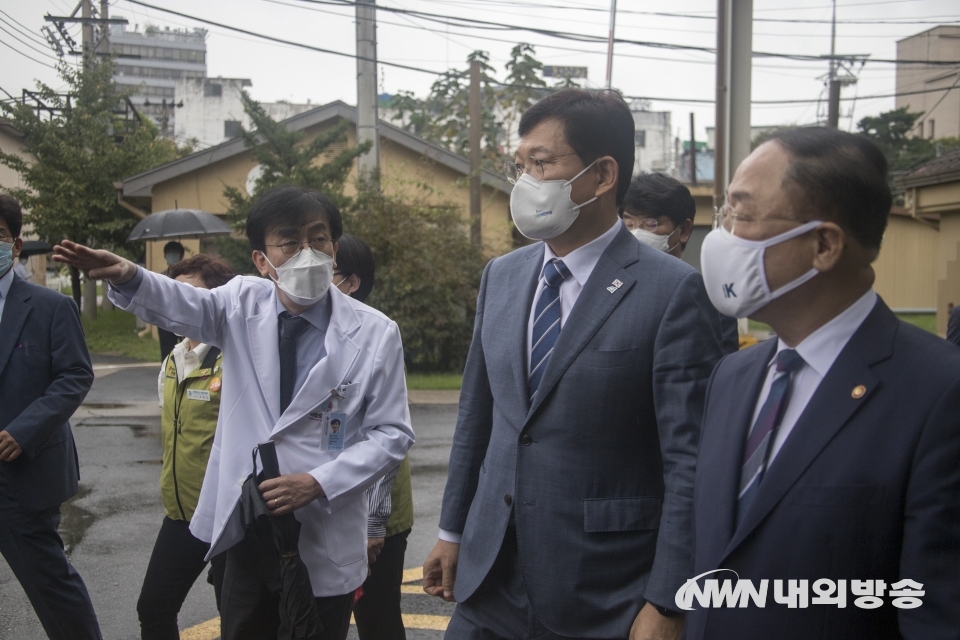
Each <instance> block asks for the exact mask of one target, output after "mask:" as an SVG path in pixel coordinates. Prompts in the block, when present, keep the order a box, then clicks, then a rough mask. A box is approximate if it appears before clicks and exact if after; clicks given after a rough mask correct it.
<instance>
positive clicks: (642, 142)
mask: <svg viewBox="0 0 960 640" xmlns="http://www.w3.org/2000/svg"><path fill="white" fill-rule="evenodd" d="M633 146H635V147H646V146H647V132H646V131H644V130H643V129H639V130H637V131H634V132H633Z"/></svg>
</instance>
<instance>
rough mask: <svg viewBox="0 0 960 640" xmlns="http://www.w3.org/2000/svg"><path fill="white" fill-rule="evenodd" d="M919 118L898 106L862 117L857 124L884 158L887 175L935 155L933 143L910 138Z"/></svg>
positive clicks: (917, 137) (921, 138) (919, 137)
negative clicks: (887, 167)
mask: <svg viewBox="0 0 960 640" xmlns="http://www.w3.org/2000/svg"><path fill="white" fill-rule="evenodd" d="M922 115H923V113H922V112H910V111H909V110H908V108H907V107H900V108H899V109H894V110H892V111H886V112H884V113H881V114H880V115H878V116H867V117H866V118H862V119H861V120H860V122H858V123H857V130H858V131H859V132H860V133H862V134H863V135H865V136H867V137H868V138H870V139H871V140H873V141H874V142H875V143H876V144H877V146H878V147H880V150H881V151H883V155H884V156H886V158H887V164H888V165H889V166H890V173H891V174H894V175H895V174H897V173H901V172H903V171H906V170H908V169H910V168H911V167H914V166H916V165H917V164H920V163H922V162H924V161H926V160H929V159H930V158H933V157H934V156H935V155H936V147H935V146H934V144H933V142H932V141H930V140H928V139H926V138H923V137H921V136H913V135H910V134H911V132H912V131H913V130H914V128H915V127H916V123H917V120H919V119H920V117H921V116H922Z"/></svg>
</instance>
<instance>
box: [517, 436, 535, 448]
mask: <svg viewBox="0 0 960 640" xmlns="http://www.w3.org/2000/svg"><path fill="white" fill-rule="evenodd" d="M520 444H522V445H524V446H527V445H531V444H533V438H531V437H530V434H528V433H525V434H523V435H522V436H520Z"/></svg>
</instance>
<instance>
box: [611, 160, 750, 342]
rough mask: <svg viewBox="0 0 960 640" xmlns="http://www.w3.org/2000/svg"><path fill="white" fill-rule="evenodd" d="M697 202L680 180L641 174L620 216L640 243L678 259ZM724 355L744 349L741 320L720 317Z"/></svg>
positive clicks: (695, 211) (718, 320)
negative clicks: (738, 321)
mask: <svg viewBox="0 0 960 640" xmlns="http://www.w3.org/2000/svg"><path fill="white" fill-rule="evenodd" d="M696 215H697V203H696V201H695V200H694V199H693V195H691V194H690V190H689V189H687V187H686V186H684V185H683V184H682V183H681V182H680V181H679V180H677V179H676V178H673V177H671V176H668V175H666V174H664V173H641V174H640V175H639V176H637V177H636V178H634V179H633V182H631V183H630V187H629V188H628V189H627V194H626V195H625V196H624V198H623V204H622V205H620V217H621V218H623V224H624V225H625V226H626V227H627V229H629V230H630V233H632V234H633V235H634V237H635V238H636V239H637V240H639V241H640V242H642V243H644V244H646V245H649V246H651V247H653V248H654V249H656V250H657V251H663V252H664V253H667V254H669V255H671V256H673V257H675V258H683V251H684V250H685V249H686V248H687V242H689V241H690V234H691V233H692V232H693V219H694V217H695V216H696ZM717 324H718V331H720V341H721V348H722V350H723V355H727V354H730V353H733V352H735V351H737V350H738V349H739V348H740V334H739V331H738V329H737V320H736V318H732V317H730V316H725V315H723V314H719V313H718V314H717Z"/></svg>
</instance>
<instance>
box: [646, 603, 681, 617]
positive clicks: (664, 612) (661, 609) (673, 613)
mask: <svg viewBox="0 0 960 640" xmlns="http://www.w3.org/2000/svg"><path fill="white" fill-rule="evenodd" d="M650 604H653V603H652V602H651V603H650ZM653 608H654V609H656V610H657V613H659V614H660V615H662V616H663V617H665V618H675V617H677V616H679V615H680V612H679V611H674V610H673V609H667V608H666V607H661V606H660V605H658V604H653Z"/></svg>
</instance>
